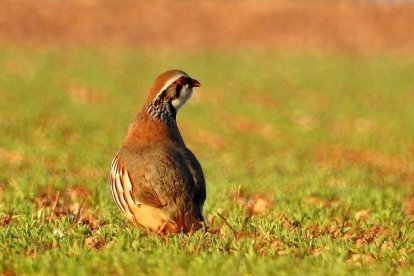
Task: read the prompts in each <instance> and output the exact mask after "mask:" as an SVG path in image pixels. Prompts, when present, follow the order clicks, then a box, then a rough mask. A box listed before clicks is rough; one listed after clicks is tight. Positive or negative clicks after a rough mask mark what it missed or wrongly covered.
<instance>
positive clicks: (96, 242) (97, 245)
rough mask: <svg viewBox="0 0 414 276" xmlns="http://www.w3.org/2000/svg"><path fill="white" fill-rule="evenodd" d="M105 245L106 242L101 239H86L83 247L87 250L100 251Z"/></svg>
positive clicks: (92, 237)
mask: <svg viewBox="0 0 414 276" xmlns="http://www.w3.org/2000/svg"><path fill="white" fill-rule="evenodd" d="M105 245H106V241H105V240H104V239H103V238H101V237H94V236H91V237H87V238H86V239H85V246H86V247H88V248H89V249H94V250H100V249H102V248H103V247H104V246H105Z"/></svg>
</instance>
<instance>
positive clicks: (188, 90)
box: [171, 84, 193, 111]
mask: <svg viewBox="0 0 414 276" xmlns="http://www.w3.org/2000/svg"><path fill="white" fill-rule="evenodd" d="M192 94H193V88H192V87H190V86H189V85H188V84H186V85H184V86H183V88H181V91H180V96H179V97H178V98H177V99H174V100H172V101H171V104H172V105H173V106H174V108H175V111H178V109H180V107H181V106H182V105H183V104H185V102H186V101H187V100H188V99H189V98H190V97H191V95H192Z"/></svg>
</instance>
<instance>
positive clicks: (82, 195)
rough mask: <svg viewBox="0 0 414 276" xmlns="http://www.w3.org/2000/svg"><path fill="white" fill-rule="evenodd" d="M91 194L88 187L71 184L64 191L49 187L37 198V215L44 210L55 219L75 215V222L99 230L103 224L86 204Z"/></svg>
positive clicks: (50, 218)
mask: <svg viewBox="0 0 414 276" xmlns="http://www.w3.org/2000/svg"><path fill="white" fill-rule="evenodd" d="M89 196H90V191H89V190H88V189H87V188H86V187H81V186H70V187H68V188H66V189H65V190H64V191H63V192H62V193H60V192H57V191H55V190H54V189H53V188H52V187H47V188H46V189H43V190H42V191H41V192H40V195H39V196H38V197H37V198H35V203H36V205H37V216H38V217H41V215H42V213H43V212H48V213H49V215H48V217H47V218H48V219H49V220H53V219H57V218H60V217H62V216H68V215H70V216H72V217H74V219H73V222H74V223H81V224H85V225H87V226H88V227H89V229H91V230H92V231H94V230H97V229H98V228H99V227H100V226H101V225H102V224H101V222H100V220H99V219H97V217H96V216H95V215H94V214H92V213H91V212H90V210H89V208H88V206H87V204H86V200H87V198H88V197H89Z"/></svg>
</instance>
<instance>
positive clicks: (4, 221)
mask: <svg viewBox="0 0 414 276" xmlns="http://www.w3.org/2000/svg"><path fill="white" fill-rule="evenodd" d="M12 221H13V212H10V213H9V214H7V215H6V216H4V217H2V218H0V226H6V225H9V224H10V223H11V222H12Z"/></svg>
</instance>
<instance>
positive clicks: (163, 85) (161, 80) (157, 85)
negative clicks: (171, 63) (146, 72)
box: [147, 69, 200, 101]
mask: <svg viewBox="0 0 414 276" xmlns="http://www.w3.org/2000/svg"><path fill="white" fill-rule="evenodd" d="M180 79H187V80H188V81H189V82H190V86H191V87H199V86H200V82H198V81H197V80H195V79H192V78H190V77H189V76H188V75H187V74H186V73H185V72H184V71H181V70H177V69H174V70H169V71H166V72H164V73H162V74H161V75H159V76H158V77H157V79H156V80H155V82H154V84H153V85H152V87H151V89H150V92H149V94H148V97H147V101H152V100H153V99H154V98H156V97H157V95H158V94H159V93H161V92H162V91H164V90H165V89H167V88H168V87H169V86H170V85H171V84H173V83H175V82H179V81H180Z"/></svg>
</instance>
